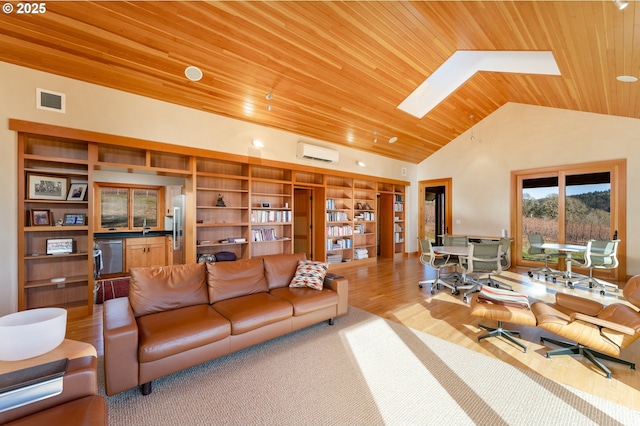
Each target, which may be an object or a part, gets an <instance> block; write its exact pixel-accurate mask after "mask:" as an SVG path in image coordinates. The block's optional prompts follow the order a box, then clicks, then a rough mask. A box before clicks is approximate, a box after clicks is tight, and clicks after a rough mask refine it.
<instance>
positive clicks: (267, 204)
mask: <svg viewBox="0 0 640 426" xmlns="http://www.w3.org/2000/svg"><path fill="white" fill-rule="evenodd" d="M262 207H263V208H266V209H268V208H271V203H262Z"/></svg>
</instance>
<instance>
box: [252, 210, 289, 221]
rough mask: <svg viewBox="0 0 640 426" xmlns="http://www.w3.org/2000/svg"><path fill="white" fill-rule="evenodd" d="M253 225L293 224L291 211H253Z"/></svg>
mask: <svg viewBox="0 0 640 426" xmlns="http://www.w3.org/2000/svg"><path fill="white" fill-rule="evenodd" d="M251 222H252V223H269V222H291V210H253V211H252V212H251Z"/></svg>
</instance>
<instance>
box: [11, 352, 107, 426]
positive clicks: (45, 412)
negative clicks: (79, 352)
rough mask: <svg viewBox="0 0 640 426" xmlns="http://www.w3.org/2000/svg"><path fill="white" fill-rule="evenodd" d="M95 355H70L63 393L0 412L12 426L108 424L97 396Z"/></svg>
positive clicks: (105, 408)
mask: <svg viewBox="0 0 640 426" xmlns="http://www.w3.org/2000/svg"><path fill="white" fill-rule="evenodd" d="M97 365H98V361H97V359H96V357H93V356H84V357H80V358H71V359H69V363H68V365H67V371H66V373H65V375H64V376H63V379H62V388H63V390H62V393H60V394H58V395H56V396H53V397H51V398H46V399H43V400H40V401H36V402H33V403H31V404H27V405H23V406H22V407H18V408H14V409H13V410H9V411H5V412H3V413H0V424H2V425H7V426H8V425H11V426H17V425H20V426H27V425H30V426H31V425H32V426H41V425H67V426H80V425H83V426H84V425H86V426H99V425H106V424H108V418H107V406H106V403H105V401H104V398H103V397H101V396H99V395H97V390H98V384H97V383H98V382H97V380H98V379H97Z"/></svg>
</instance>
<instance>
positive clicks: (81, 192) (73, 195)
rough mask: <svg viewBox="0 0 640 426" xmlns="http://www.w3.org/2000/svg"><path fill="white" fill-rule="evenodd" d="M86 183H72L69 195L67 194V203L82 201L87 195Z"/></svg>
mask: <svg viewBox="0 0 640 426" xmlns="http://www.w3.org/2000/svg"><path fill="white" fill-rule="evenodd" d="M87 186H88V184H86V183H72V184H71V185H70V186H69V193H68V194H67V201H84V197H85V195H86V193H87Z"/></svg>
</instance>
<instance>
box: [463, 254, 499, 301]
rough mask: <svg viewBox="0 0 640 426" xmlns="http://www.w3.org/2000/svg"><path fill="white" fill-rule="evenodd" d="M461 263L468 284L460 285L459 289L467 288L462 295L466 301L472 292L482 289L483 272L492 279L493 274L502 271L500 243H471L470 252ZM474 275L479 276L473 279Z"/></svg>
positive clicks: (488, 278) (464, 280)
mask: <svg viewBox="0 0 640 426" xmlns="http://www.w3.org/2000/svg"><path fill="white" fill-rule="evenodd" d="M460 265H461V266H462V269H463V273H462V281H463V283H468V284H466V285H461V286H458V290H467V291H466V292H465V293H464V296H463V297H462V300H463V301H464V302H465V303H466V302H467V301H468V300H469V295H470V294H471V293H474V292H476V291H480V290H481V289H482V279H481V278H480V275H481V274H487V278H485V279H487V280H491V276H492V275H497V274H499V273H500V272H502V264H501V258H500V244H498V243H482V244H469V254H468V255H467V256H466V257H464V258H462V257H461V258H460ZM472 275H476V276H477V277H478V278H477V279H473V278H472ZM493 282H495V281H493Z"/></svg>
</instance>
